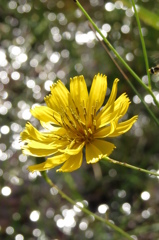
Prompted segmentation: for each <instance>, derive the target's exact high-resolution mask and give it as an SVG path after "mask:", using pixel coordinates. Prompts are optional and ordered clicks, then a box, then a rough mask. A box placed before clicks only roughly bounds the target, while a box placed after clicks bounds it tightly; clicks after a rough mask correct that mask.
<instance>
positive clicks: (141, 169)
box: [103, 157, 159, 177]
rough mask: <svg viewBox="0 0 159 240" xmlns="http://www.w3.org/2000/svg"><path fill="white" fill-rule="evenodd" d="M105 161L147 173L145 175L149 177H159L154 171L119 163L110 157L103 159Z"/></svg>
mask: <svg viewBox="0 0 159 240" xmlns="http://www.w3.org/2000/svg"><path fill="white" fill-rule="evenodd" d="M103 160H106V161H108V162H111V163H114V164H118V165H121V166H124V167H127V168H131V169H133V170H136V171H139V172H145V173H147V174H149V175H153V176H156V177H159V173H157V172H152V171H149V170H146V169H144V168H139V167H135V166H133V165H130V164H128V163H125V162H119V161H117V160H114V159H112V158H109V157H105V158H103Z"/></svg>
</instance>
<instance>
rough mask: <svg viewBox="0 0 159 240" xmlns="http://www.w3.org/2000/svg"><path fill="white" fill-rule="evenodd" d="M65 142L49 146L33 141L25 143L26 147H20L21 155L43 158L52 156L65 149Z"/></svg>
mask: <svg viewBox="0 0 159 240" xmlns="http://www.w3.org/2000/svg"><path fill="white" fill-rule="evenodd" d="M67 144H68V142H67V141H56V142H53V143H52V145H51V144H45V143H40V142H37V141H34V140H28V141H26V145H24V146H23V147H22V150H23V153H24V154H26V155H32V156H38V157H45V156H49V155H52V154H54V153H55V152H57V151H58V150H59V149H60V148H64V147H66V146H67Z"/></svg>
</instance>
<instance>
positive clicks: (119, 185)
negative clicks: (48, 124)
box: [0, 0, 159, 240]
mask: <svg viewBox="0 0 159 240" xmlns="http://www.w3.org/2000/svg"><path fill="white" fill-rule="evenodd" d="M123 2H124V4H123V3H122V2H121V1H110V2H108V1H104V0H90V1H82V0H81V4H82V5H83V6H84V8H85V9H86V10H87V11H88V13H89V14H90V15H91V16H92V18H93V19H94V21H95V22H96V24H97V25H98V27H99V28H100V29H103V30H105V31H107V37H108V40H109V41H110V42H111V44H112V45H113V46H114V47H115V49H116V50H117V51H118V52H119V53H120V55H121V56H122V57H123V58H124V59H125V60H126V61H127V63H128V64H129V66H130V67H132V68H133V70H134V71H135V72H136V73H137V74H138V75H139V76H140V77H141V78H142V80H143V81H144V82H145V81H147V78H146V71H147V70H146V69H145V63H144V57H143V53H142V47H141V43H140V39H139V33H138V28H137V24H136V20H135V16H134V15H133V12H132V10H131V6H130V2H129V1H123ZM137 4H139V5H140V6H142V7H143V8H141V9H140V17H141V25H142V31H143V34H144V39H145V43H146V48H147V53H148V57H149V62H150V65H151V66H154V65H155V64H156V61H157V58H158V57H157V56H158V55H159V52H158V51H159V34H158V31H159V1H158V0H155V1H150V0H143V1H137ZM119 64H120V63H119ZM121 67H122V68H123V70H124V71H125V73H126V75H127V76H128V78H129V80H130V81H131V82H132V83H133V84H134V85H135V87H136V88H137V90H138V91H139V92H140V94H141V95H142V96H143V98H144V99H145V101H146V102H147V103H148V105H149V107H150V108H151V110H152V111H154V113H155V114H156V116H157V117H159V111H158V109H157V107H156V106H155V105H154V104H153V102H152V100H151V98H150V96H149V95H148V94H147V93H146V92H145V90H144V89H143V88H142V87H141V86H140V85H139V84H138V83H136V81H135V79H134V78H133V77H132V76H131V75H130V74H129V73H128V72H127V70H125V68H124V67H123V66H122V65H121ZM98 72H100V73H103V74H106V75H107V76H108V88H109V89H111V87H112V83H113V81H114V79H115V78H116V77H118V78H119V79H120V82H119V88H118V95H120V94H121V93H123V92H126V93H127V94H128V95H129V97H130V99H131V102H132V103H131V105H130V107H129V110H128V113H127V117H131V116H133V115H137V114H138V115H139V118H138V121H137V123H136V124H135V125H134V126H133V128H132V129H131V130H130V131H129V132H128V133H126V134H124V135H122V136H121V137H118V138H115V139H111V141H112V142H113V143H114V144H115V145H116V146H117V148H116V150H115V151H114V152H113V154H112V155H111V157H112V158H114V159H116V160H119V161H123V162H127V163H129V164H132V165H135V166H138V167H141V168H145V169H148V170H158V161H159V150H158V149H159V144H158V143H159V137H158V136H159V131H158V127H157V126H156V124H155V123H154V121H153V119H151V117H150V116H149V114H148V113H147V111H146V109H145V107H144V106H143V105H142V103H140V102H139V101H138V98H137V96H135V94H134V92H133V91H132V89H131V88H130V86H129V85H128V84H127V82H126V81H125V80H124V78H123V76H122V75H121V74H120V72H119V71H118V69H117V68H116V67H115V65H114V64H113V62H112V61H111V59H110V58H109V57H108V55H107V53H106V52H105V51H104V49H103V47H102V46H101V44H100V43H99V42H98V41H97V40H96V39H95V37H94V35H93V33H92V31H91V30H90V28H89V26H88V21H87V20H86V18H85V16H83V14H82V13H81V11H80V10H79V9H78V8H77V6H76V4H75V3H74V1H71V0H68V1H62V0H60V1H57V0H54V1H53V0H34V1H29V0H28V1H27V0H12V1H3V0H0V114H1V116H0V134H1V139H0V239H5V240H10V239H15V240H23V239H26V240H34V239H37V240H63V239H64V240H65V239H70V240H78V239H91V240H97V239H99V240H105V239H107V240H118V239H121V240H122V239H124V237H122V236H121V235H119V234H117V233H114V232H113V231H112V230H111V229H109V228H108V227H107V226H105V225H104V224H102V223H101V222H97V221H94V219H93V218H91V217H90V216H86V215H85V214H83V213H81V212H77V211H75V209H74V207H73V206H72V205H70V204H69V203H67V202H66V200H64V199H62V198H61V196H60V195H59V194H57V192H56V191H55V189H51V190H50V187H49V186H48V185H47V184H46V183H45V181H44V179H43V178H42V177H41V176H40V175H39V174H37V173H35V174H30V173H29V172H28V171H27V166H28V165H31V164H34V163H35V160H36V159H34V158H33V157H30V156H28V157H26V156H24V155H22V152H21V150H20V147H19V134H20V132H21V131H22V130H23V128H24V127H25V124H26V122H27V121H31V122H32V123H33V124H34V126H37V127H38V128H39V127H40V126H39V123H38V122H37V121H36V120H35V119H33V118H32V117H31V115H30V113H29V109H30V108H31V107H32V106H33V104H35V103H40V104H44V100H43V98H44V97H45V95H46V94H48V93H49V86H50V85H51V83H53V82H54V81H56V80H58V79H61V80H62V81H63V82H64V83H65V84H66V86H67V87H68V88H69V78H70V77H74V76H76V75H80V74H82V75H84V76H85V79H86V81H87V85H88V88H90V85H91V81H92V79H93V76H94V75H95V74H97V73H98ZM152 80H153V81H152V88H153V91H155V94H156V96H159V95H158V94H159V83H158V80H159V77H158V76H157V75H156V76H155V77H153V78H152ZM109 89H108V90H109ZM109 92H110V91H108V94H109ZM158 99H159V98H158ZM49 176H50V177H51V179H52V180H53V181H54V183H55V184H57V185H58V187H59V188H61V189H62V190H63V191H64V192H65V193H66V194H68V195H69V196H70V197H71V198H73V199H74V200H75V201H79V202H82V201H83V200H84V202H83V203H84V204H85V206H87V205H88V207H89V209H90V210H91V211H93V212H95V213H97V214H99V215H101V216H103V217H106V218H108V219H110V220H111V221H113V222H114V223H115V224H116V225H118V226H119V227H121V228H122V229H123V230H125V231H127V232H128V233H129V234H130V235H132V236H134V239H135V240H142V239H144V240H156V239H159V222H158V215H159V204H158V202H159V187H158V179H157V178H154V177H152V176H149V175H147V174H144V173H141V172H137V171H135V170H132V169H128V168H124V167H121V166H117V165H113V164H111V163H106V164H103V163H102V161H101V162H99V163H98V164H96V165H93V166H92V165H86V164H85V161H84V163H83V166H82V167H81V168H80V169H79V170H77V171H75V172H73V173H71V174H69V173H56V171H55V169H52V170H50V171H49ZM145 197H146V199H147V198H148V199H147V200H144V199H145ZM102 204H104V209H108V210H107V211H106V214H105V213H104V214H102V213H100V212H99V211H100V210H99V208H98V207H99V206H100V207H101V206H103V205H102Z"/></svg>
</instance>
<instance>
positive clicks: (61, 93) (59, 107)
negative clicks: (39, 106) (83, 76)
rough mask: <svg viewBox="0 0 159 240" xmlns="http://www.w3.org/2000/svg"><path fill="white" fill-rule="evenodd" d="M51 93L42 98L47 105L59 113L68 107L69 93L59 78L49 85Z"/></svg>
mask: <svg viewBox="0 0 159 240" xmlns="http://www.w3.org/2000/svg"><path fill="white" fill-rule="evenodd" d="M50 89H51V94H50V95H49V96H46V97H45V98H44V100H45V102H46V104H47V106H48V107H50V108H52V109H54V110H55V111H56V112H58V113H61V112H63V109H65V108H66V107H68V95H69V94H70V93H69V91H68V90H67V88H66V87H65V85H64V84H63V83H62V82H61V81H60V80H59V81H58V82H57V83H54V84H53V85H52V86H51V88H50Z"/></svg>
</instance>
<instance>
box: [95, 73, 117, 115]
mask: <svg viewBox="0 0 159 240" xmlns="http://www.w3.org/2000/svg"><path fill="white" fill-rule="evenodd" d="M118 82H119V79H118V78H116V79H115V80H114V82H113V87H112V91H111V94H110V97H109V99H108V101H107V103H106V104H105V106H104V107H103V108H102V110H101V111H100V113H99V114H98V116H97V119H98V118H99V117H100V116H101V115H102V114H103V113H104V112H105V114H107V109H108V108H109V112H111V111H113V108H114V101H115V99H116V95H117V85H118Z"/></svg>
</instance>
